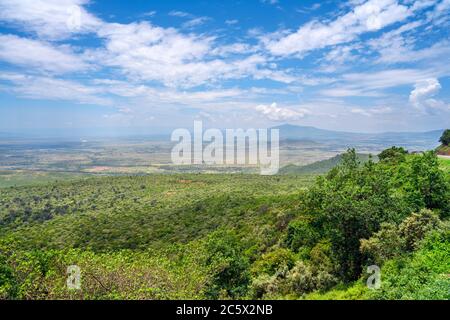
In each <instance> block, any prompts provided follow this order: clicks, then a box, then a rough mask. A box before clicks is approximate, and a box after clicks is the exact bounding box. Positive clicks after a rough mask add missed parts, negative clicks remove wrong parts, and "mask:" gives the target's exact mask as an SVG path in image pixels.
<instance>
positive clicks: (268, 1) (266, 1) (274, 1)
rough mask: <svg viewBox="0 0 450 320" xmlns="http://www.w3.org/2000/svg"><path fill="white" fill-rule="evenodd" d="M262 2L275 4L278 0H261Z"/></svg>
mask: <svg viewBox="0 0 450 320" xmlns="http://www.w3.org/2000/svg"><path fill="white" fill-rule="evenodd" d="M261 2H262V3H268V4H277V3H278V0H261Z"/></svg>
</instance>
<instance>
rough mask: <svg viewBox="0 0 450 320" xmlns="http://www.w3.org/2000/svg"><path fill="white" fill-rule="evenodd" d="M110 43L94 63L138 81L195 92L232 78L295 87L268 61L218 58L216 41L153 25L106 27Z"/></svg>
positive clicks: (94, 56)
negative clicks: (248, 78) (194, 87)
mask: <svg viewBox="0 0 450 320" xmlns="http://www.w3.org/2000/svg"><path fill="white" fill-rule="evenodd" d="M98 34H99V36H100V37H102V38H104V39H106V45H105V49H104V50H98V51H94V52H91V53H90V54H89V56H90V57H91V60H93V61H99V62H100V63H102V64H104V65H105V66H109V67H117V68H119V69H120V70H121V71H122V72H123V73H124V74H126V75H127V76H129V77H131V78H133V79H138V80H152V81H159V82H161V83H163V84H164V85H166V86H170V87H177V86H181V87H193V86H198V85H202V84H206V83H207V82H208V83H211V82H217V81H219V80H226V79H240V78H245V77H253V78H255V79H273V80H275V81H280V82H287V83H289V82H292V81H293V78H292V77H290V76H288V75H287V74H286V73H284V72H281V71H276V70H270V69H267V68H266V66H267V64H268V62H267V58H266V57H264V56H262V55H259V54H253V55H250V56H246V57H242V58H239V59H229V60H227V59H223V58H220V59H218V58H215V57H214V55H215V54H220V52H221V51H222V54H223V53H224V52H226V51H228V52H229V51H230V49H231V50H234V51H236V50H237V51H239V50H242V49H245V48H242V47H240V48H239V47H233V48H226V47H225V49H224V50H221V48H220V47H215V45H214V39H213V38H211V37H204V36H196V35H193V34H189V35H186V34H182V33H180V32H179V31H177V30H176V29H173V28H161V27H156V26H153V25H151V24H150V23H148V22H141V23H131V24H126V25H125V24H105V25H104V26H103V27H102V28H101V29H100V30H99V32H98Z"/></svg>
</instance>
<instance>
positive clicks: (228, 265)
mask: <svg viewBox="0 0 450 320" xmlns="http://www.w3.org/2000/svg"><path fill="white" fill-rule="evenodd" d="M244 250H245V247H244V246H243V244H242V243H241V241H240V240H239V238H238V237H237V236H236V234H235V233H233V232H230V231H218V232H214V233H212V234H211V235H210V236H209V237H208V239H207V240H206V254H207V258H206V260H205V266H206V267H210V268H211V269H212V270H213V275H212V281H211V283H210V285H209V286H208V289H207V292H206V294H207V297H208V298H211V299H218V298H233V299H236V298H239V297H243V296H244V295H245V294H246V293H247V289H248V284H249V282H250V273H249V267H250V263H249V261H248V259H247V257H246V256H245V255H244V254H243V252H244Z"/></svg>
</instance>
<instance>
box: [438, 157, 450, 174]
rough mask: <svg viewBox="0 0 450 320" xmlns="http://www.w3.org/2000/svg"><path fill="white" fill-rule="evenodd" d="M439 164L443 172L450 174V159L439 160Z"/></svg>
mask: <svg viewBox="0 0 450 320" xmlns="http://www.w3.org/2000/svg"><path fill="white" fill-rule="evenodd" d="M439 163H440V167H441V168H442V170H444V172H446V173H448V174H450V158H439Z"/></svg>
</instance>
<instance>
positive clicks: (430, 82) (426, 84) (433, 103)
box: [409, 78, 450, 112]
mask: <svg viewBox="0 0 450 320" xmlns="http://www.w3.org/2000/svg"><path fill="white" fill-rule="evenodd" d="M441 88H442V87H441V84H440V83H439V80H438V79H436V78H430V79H425V80H422V81H419V82H417V83H416V84H415V85H414V90H412V91H411V94H410V95H409V101H410V102H411V104H412V105H413V106H414V107H415V108H417V109H419V110H422V111H425V112H428V111H432V109H436V110H437V109H441V110H450V105H448V104H446V103H445V102H443V101H440V100H436V99H433V97H434V96H435V95H436V94H437V93H438V92H439V91H440V90H441Z"/></svg>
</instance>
